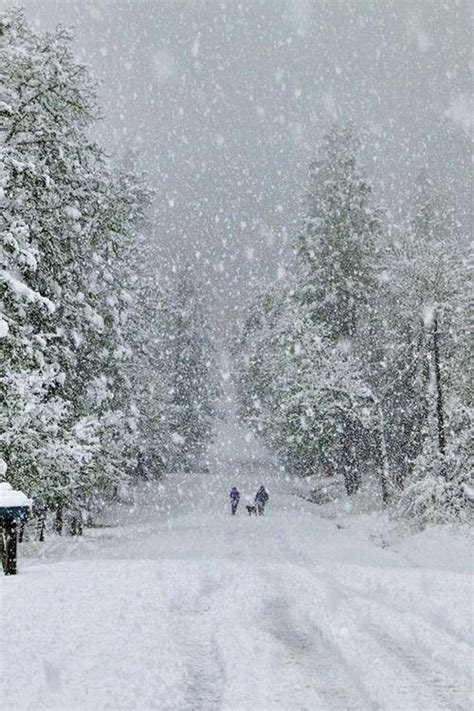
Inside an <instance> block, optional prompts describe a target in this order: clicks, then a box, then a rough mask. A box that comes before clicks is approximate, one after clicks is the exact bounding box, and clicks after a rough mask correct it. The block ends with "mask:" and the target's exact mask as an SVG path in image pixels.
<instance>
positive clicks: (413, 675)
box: [0, 477, 473, 711]
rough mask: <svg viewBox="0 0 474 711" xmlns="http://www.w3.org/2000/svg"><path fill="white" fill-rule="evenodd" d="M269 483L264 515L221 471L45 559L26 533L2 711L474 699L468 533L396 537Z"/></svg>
mask: <svg viewBox="0 0 474 711" xmlns="http://www.w3.org/2000/svg"><path fill="white" fill-rule="evenodd" d="M228 483H229V484H232V483H233V481H230V479H229V482H228ZM254 483H256V482H248V481H247V482H242V485H243V487H244V489H245V488H247V489H250V487H252V486H253V485H254ZM269 484H270V488H271V500H270V505H269V508H268V512H267V515H266V516H265V517H263V518H259V519H257V518H253V517H252V518H250V517H248V516H247V515H246V513H245V511H244V509H243V506H242V508H241V509H240V510H239V512H238V515H237V516H236V517H231V516H230V515H229V514H228V512H227V509H226V506H225V496H226V494H227V491H226V489H227V482H225V485H224V486H223V485H222V482H221V481H220V482H219V486H216V485H215V481H213V480H212V478H211V477H209V478H204V479H201V480H199V481H196V482H195V484H194V486H195V491H194V495H193V496H192V497H191V498H189V496H188V495H187V494H188V493H189V486H188V485H187V486H186V490H184V488H183V490H182V492H181V493H182V497H181V498H180V497H179V495H178V496H175V494H176V492H177V488H176V487H175V485H174V484H173V485H172V486H171V485H170V486H164V488H162V489H161V491H158V490H157V488H156V486H155V488H154V489H152V490H151V491H149V492H148V494H147V495H146V497H145V498H144V501H143V503H142V504H141V505H140V506H134V507H130V510H127V511H126V512H124V513H122V515H121V522H120V526H116V527H111V528H105V529H102V530H101V531H96V532H95V533H94V534H93V533H91V532H88V533H87V535H86V537H85V538H84V540H82V541H80V542H78V543H72V542H71V541H70V540H69V541H66V542H64V543H61V544H49V545H48V544H46V549H45V552H44V553H43V555H42V556H41V557H39V556H38V555H35V553H36V552H37V547H35V546H36V544H34V545H33V544H26V546H27V548H26V551H25V552H24V553H23V558H22V560H21V564H20V574H19V575H18V576H17V577H16V578H2V579H1V583H0V585H1V587H0V590H1V608H2V615H1V618H2V623H1V624H2V631H1V638H2V642H1V652H2V662H1V664H2V669H1V671H2V675H1V679H2V680H1V685H0V699H1V700H2V706H3V708H5V709H11V711H14V710H20V709H21V710H24V709H34V710H35V711H43V710H46V709H60V710H61V711H73V710H74V711H94V710H95V709H113V710H117V711H118V710H119V709H127V710H128V709H136V710H139V711H146V710H147V709H158V710H160V711H167V710H168V709H169V710H170V711H171V710H176V711H187V710H189V711H199V710H202V711H208V710H209V711H212V710H214V709H216V710H217V709H229V710H230V709H235V711H244V710H249V711H250V710H252V711H266V710H267V709H268V710H270V709H282V710H285V711H292V710H293V709H295V710H296V709H298V710H302V709H308V710H311V711H315V710H317V709H328V710H337V711H345V710H346V709H348V710H349V709H357V710H360V711H368V710H370V709H383V710H384V711H402V710H403V711H410V710H416V711H438V710H441V709H443V710H446V711H448V710H449V711H455V710H456V709H459V710H461V709H462V710H464V711H468V709H471V708H472V706H471V703H472V696H470V694H471V688H472V662H473V656H472V577H471V575H470V574H469V573H470V566H471V563H472V559H470V558H469V553H468V545H467V542H466V541H464V540H463V539H462V537H453V536H450V535H449V534H448V533H447V532H440V531H433V532H427V533H425V534H419V535H418V536H415V537H411V538H410V539H409V540H408V541H407V540H404V541H398V542H397V541H395V542H394V541H389V542H387V540H385V538H384V534H383V533H381V531H382V521H381V519H380V517H377V516H354V515H350V514H343V513H341V514H340V515H336V513H335V512H334V511H332V513H331V514H326V515H322V514H324V510H323V509H320V508H318V507H315V506H314V505H311V504H309V503H306V502H304V501H302V499H300V498H299V497H297V496H295V495H294V493H292V486H291V485H290V484H288V483H287V482H285V481H280V482H278V483H277V482H275V483H273V484H272V482H271V481H270V482H269ZM248 493H253V491H248ZM178 494H179V491H178ZM155 501H158V502H160V503H159V506H158V507H157V506H156V505H155V503H154V502H155ZM223 502H224V503H223ZM99 534H100V535H99ZM387 543H390V545H388V544H387ZM28 546H29V548H28ZM26 553H28V554H29V557H25V554H26Z"/></svg>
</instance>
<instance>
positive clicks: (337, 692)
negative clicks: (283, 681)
mask: <svg viewBox="0 0 474 711" xmlns="http://www.w3.org/2000/svg"><path fill="white" fill-rule="evenodd" d="M290 605H291V603H290V599H289V598H288V596H286V595H285V596H280V597H270V598H269V599H267V600H266V601H265V602H264V606H265V608H268V609H269V611H270V612H269V613H268V614H267V616H266V618H267V619H266V623H267V629H268V631H269V633H270V634H271V635H272V636H273V637H274V638H275V639H276V640H277V642H279V643H280V644H281V645H283V646H284V647H286V650H287V653H286V655H285V656H286V660H285V661H286V664H288V665H290V666H291V667H293V670H296V671H297V673H298V675H299V676H301V678H302V680H304V682H305V684H306V686H307V687H309V688H310V689H311V690H312V691H313V692H315V693H316V695H317V697H318V699H319V700H320V703H318V706H317V708H318V709H327V710H328V711H331V710H333V711H341V709H344V711H368V710H369V709H372V708H374V707H373V705H372V704H371V701H370V699H369V698H368V696H367V694H366V691H365V689H363V688H359V684H358V682H357V680H356V679H354V678H353V675H352V673H351V670H350V668H348V667H347V665H346V663H345V660H344V659H343V658H342V657H341V656H340V655H339V654H338V650H337V649H335V648H333V647H332V646H331V645H330V644H328V642H327V640H326V639H325V637H324V635H323V634H322V632H320V633H319V634H315V629H314V627H313V628H311V627H309V628H307V629H302V628H301V626H300V625H298V624H296V622H295V620H294V618H293V615H292V614H291V606H290ZM292 708H293V707H292ZM294 708H295V709H296V708H298V709H300V708H301V709H303V708H304V709H308V711H309V710H311V709H313V708H315V705H314V704H311V702H309V703H308V704H307V705H304V706H303V705H301V706H300V705H297V706H296V705H295V706H294Z"/></svg>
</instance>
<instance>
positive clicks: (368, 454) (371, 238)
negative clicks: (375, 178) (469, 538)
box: [234, 126, 472, 523]
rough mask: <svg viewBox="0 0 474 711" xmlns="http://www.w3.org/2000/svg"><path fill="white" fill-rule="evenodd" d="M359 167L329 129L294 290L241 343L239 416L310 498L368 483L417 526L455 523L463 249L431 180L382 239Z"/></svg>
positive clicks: (314, 178)
mask: <svg viewBox="0 0 474 711" xmlns="http://www.w3.org/2000/svg"><path fill="white" fill-rule="evenodd" d="M359 153H360V147H359V145H358V140H357V138H356V136H355V135H354V131H353V129H352V128H351V127H350V126H349V127H347V126H334V127H333V128H331V129H330V131H329V132H328V134H327V135H326V137H325V140H324V141H323V143H322V145H321V146H320V149H319V151H318V155H317V159H316V160H315V161H314V162H313V163H312V165H311V167H310V176H309V188H308V192H307V195H306V200H305V215H304V223H303V226H302V229H301V231H300V233H299V234H298V235H296V236H295V240H294V259H293V263H292V265H291V267H290V268H289V270H288V272H289V277H288V278H287V279H286V280H285V281H279V282H277V283H276V284H275V285H274V286H272V287H271V288H269V289H267V290H266V291H264V292H263V293H262V294H261V295H260V296H259V297H258V298H257V299H256V300H255V301H254V302H253V303H252V304H251V305H250V306H249V308H248V311H247V315H246V318H245V321H244V324H243V326H242V328H241V330H240V333H239V335H238V338H237V339H236V342H235V346H234V359H235V371H236V382H237V387H238V398H239V408H240V416H241V418H242V419H243V421H245V422H246V423H247V424H248V425H249V426H250V427H251V428H252V429H253V430H254V432H255V433H257V435H259V436H260V437H261V438H262V440H263V441H264V443H265V444H266V445H267V446H268V447H269V448H270V449H271V450H273V451H276V452H277V453H278V455H279V457H280V460H281V462H282V463H283V465H284V466H285V467H286V468H287V469H289V470H290V471H292V472H297V473H299V474H300V475H304V476H308V475H312V476H313V477H314V479H313V481H315V489H316V490H317V487H318V486H319V487H320V488H321V487H322V488H323V489H324V486H326V487H327V486H331V485H333V484H336V485H337V484H338V483H340V484H341V485H343V486H344V487H345V490H346V492H347V494H348V495H352V494H354V493H355V492H357V491H358V490H359V489H360V487H361V486H362V485H364V484H367V486H369V485H370V484H372V491H373V495H374V496H380V500H381V501H383V502H384V503H385V504H390V505H392V506H393V507H394V509H395V510H397V511H399V512H400V513H402V514H404V515H407V516H409V517H410V518H414V519H416V520H417V521H419V522H420V523H424V522H429V521H445V520H455V519H458V518H459V517H462V515H463V513H464V512H465V510H466V508H467V494H468V493H469V492H470V490H469V489H468V488H467V486H468V482H469V476H470V470H471V468H472V460H471V461H470V459H469V457H470V451H469V436H470V433H471V432H472V425H471V421H472V409H470V399H469V395H470V393H469V371H468V338H469V326H468V299H469V291H468V288H467V284H468V273H467V254H468V240H467V238H466V237H467V235H464V234H463V233H462V230H461V228H460V226H459V224H458V222H457V221H456V219H455V217H454V215H453V211H452V210H451V209H450V207H449V204H448V202H447V200H446V199H445V197H444V196H443V195H441V194H439V192H438V191H437V190H436V188H435V186H434V184H433V182H432V181H430V180H429V179H428V178H427V177H426V176H420V178H419V180H418V182H417V183H416V184H415V185H413V199H412V207H411V211H410V214H407V215H406V218H405V219H404V220H403V221H400V223H399V224H397V225H394V224H389V225H388V227H387V220H384V215H383V214H382V212H381V211H380V210H379V209H377V207H376V206H375V205H374V198H373V191H372V188H371V185H370V182H369V181H368V180H367V178H366V177H365V176H364V174H363V171H362V170H361V167H360V159H359ZM374 482H375V485H374ZM369 488H370V487H369Z"/></svg>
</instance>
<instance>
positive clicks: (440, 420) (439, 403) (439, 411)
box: [433, 314, 446, 455]
mask: <svg viewBox="0 0 474 711" xmlns="http://www.w3.org/2000/svg"><path fill="white" fill-rule="evenodd" d="M433 353H434V368H435V382H436V416H437V428H438V447H439V451H440V454H442V455H444V454H446V433H445V429H444V409H443V391H442V387H441V367H440V355H439V330H438V315H437V314H435V317H434V321H433Z"/></svg>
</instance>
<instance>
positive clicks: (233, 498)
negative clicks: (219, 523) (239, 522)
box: [229, 486, 240, 516]
mask: <svg viewBox="0 0 474 711" xmlns="http://www.w3.org/2000/svg"><path fill="white" fill-rule="evenodd" d="M229 496H230V512H231V514H232V516H235V512H236V511H237V506H238V505H239V501H240V491H239V490H238V489H237V487H236V486H233V487H232V489H231V490H230V494H229Z"/></svg>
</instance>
